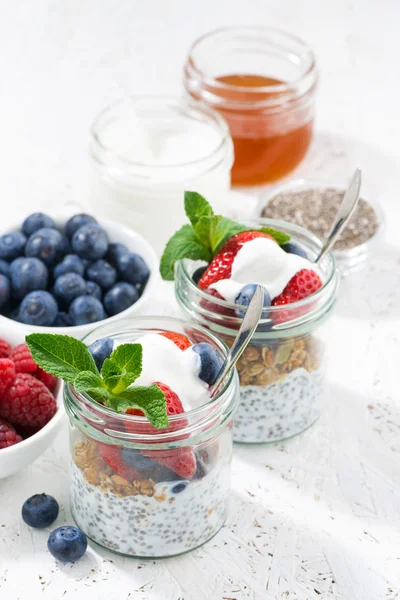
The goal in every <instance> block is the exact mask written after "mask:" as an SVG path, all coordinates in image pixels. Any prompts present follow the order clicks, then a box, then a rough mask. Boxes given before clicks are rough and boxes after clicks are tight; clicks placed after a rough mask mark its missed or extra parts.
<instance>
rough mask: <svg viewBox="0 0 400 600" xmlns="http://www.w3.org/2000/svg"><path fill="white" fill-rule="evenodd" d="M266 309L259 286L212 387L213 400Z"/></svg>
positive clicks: (262, 292)
mask: <svg viewBox="0 0 400 600" xmlns="http://www.w3.org/2000/svg"><path fill="white" fill-rule="evenodd" d="M263 308H264V291H263V289H262V287H261V286H260V285H258V286H257V288H256V291H255V292H254V294H253V297H252V299H251V300H250V302H249V305H248V307H247V310H246V313H245V315H244V317H243V321H242V324H241V326H240V329H239V332H238V334H237V336H236V338H235V341H234V342H233V344H232V347H231V349H230V350H229V352H228V355H227V357H226V359H225V361H224V364H223V365H222V367H221V370H220V372H219V373H218V375H217V379H216V380H215V382H214V383H213V384H212V385H211V386H210V394H211V398H212V397H213V396H215V395H216V394H217V393H218V390H219V388H220V387H221V384H222V382H223V381H224V380H225V377H226V376H227V374H228V373H229V371H230V370H231V369H232V368H233V367H234V366H235V364H236V361H237V360H238V358H239V357H240V356H241V355H242V352H243V350H244V349H245V348H246V346H247V344H248V343H249V341H250V340H251V338H252V336H253V333H254V332H255V330H256V329H257V325H258V323H259V321H260V319H261V315H262V311H263Z"/></svg>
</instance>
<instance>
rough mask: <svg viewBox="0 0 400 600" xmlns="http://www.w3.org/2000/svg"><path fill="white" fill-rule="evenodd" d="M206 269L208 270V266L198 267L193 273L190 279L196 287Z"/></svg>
mask: <svg viewBox="0 0 400 600" xmlns="http://www.w3.org/2000/svg"><path fill="white" fill-rule="evenodd" d="M207 268H208V265H206V266H205V267H199V268H198V269H196V270H195V272H194V273H193V275H192V279H193V281H194V282H195V284H196V285H197V284H198V283H199V281H200V279H201V278H202V277H203V275H204V273H205V272H206V271H207Z"/></svg>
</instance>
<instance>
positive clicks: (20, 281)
mask: <svg viewBox="0 0 400 600" xmlns="http://www.w3.org/2000/svg"><path fill="white" fill-rule="evenodd" d="M48 277H49V272H48V269H47V267H46V265H45V264H44V263H43V262H42V261H41V260H39V259H38V258H26V257H25V258H23V257H20V258H16V259H14V260H13V262H12V263H11V287H12V292H13V296H14V298H16V299H17V300H22V298H24V297H25V296H26V295H27V294H29V292H33V291H35V290H45V289H46V288H47V282H48Z"/></svg>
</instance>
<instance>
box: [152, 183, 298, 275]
mask: <svg viewBox="0 0 400 600" xmlns="http://www.w3.org/2000/svg"><path fill="white" fill-rule="evenodd" d="M184 204H185V212H186V215H187V217H188V219H189V221H190V223H191V225H183V227H181V228H180V229H179V231H177V232H176V233H175V234H174V235H173V236H172V237H171V238H170V240H169V241H168V243H167V245H166V247H165V250H164V254H163V255H162V257H161V261H160V273H161V276H162V278H163V279H166V280H171V281H172V280H173V279H174V276H175V272H174V269H175V263H176V262H178V261H179V260H181V259H183V258H190V259H192V260H204V261H206V262H209V261H210V260H211V259H212V258H213V256H215V254H216V253H217V252H218V251H219V250H220V248H222V246H223V245H224V244H225V242H226V241H227V240H229V238H231V237H232V236H233V235H236V234H237V233H241V232H242V231H252V230H253V229H252V228H251V227H246V226H245V225H241V224H240V223H236V221H232V220H231V219H227V218H225V217H223V216H221V215H215V214H214V211H213V209H212V207H211V205H210V204H209V203H208V202H207V200H206V199H205V198H203V196H201V195H200V194H198V193H197V192H185V198H184ZM260 231H263V232H264V233H268V235H270V236H271V237H273V238H274V239H275V240H276V241H277V242H278V244H280V245H281V244H284V243H285V242H288V241H289V240H290V236H289V235H287V234H286V233H283V232H281V231H276V230H275V229H272V228H270V227H263V228H262V229H260Z"/></svg>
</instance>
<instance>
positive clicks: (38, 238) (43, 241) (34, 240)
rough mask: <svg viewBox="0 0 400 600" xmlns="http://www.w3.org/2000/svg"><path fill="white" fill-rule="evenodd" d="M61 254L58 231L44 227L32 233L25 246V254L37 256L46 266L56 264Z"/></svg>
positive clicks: (61, 239) (60, 240)
mask: <svg viewBox="0 0 400 600" xmlns="http://www.w3.org/2000/svg"><path fill="white" fill-rule="evenodd" d="M62 254H63V238H62V235H61V233H60V232H59V231H57V230H56V229H50V228H49V227H44V228H43V229H38V231H35V233H32V235H31V236H30V238H29V239H28V241H27V243H26V247H25V255H26V256H29V257H33V258H39V259H40V260H41V261H42V262H44V264H45V265H46V266H47V267H52V266H53V265H55V264H57V263H58V262H59V260H60V259H61V257H62Z"/></svg>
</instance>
